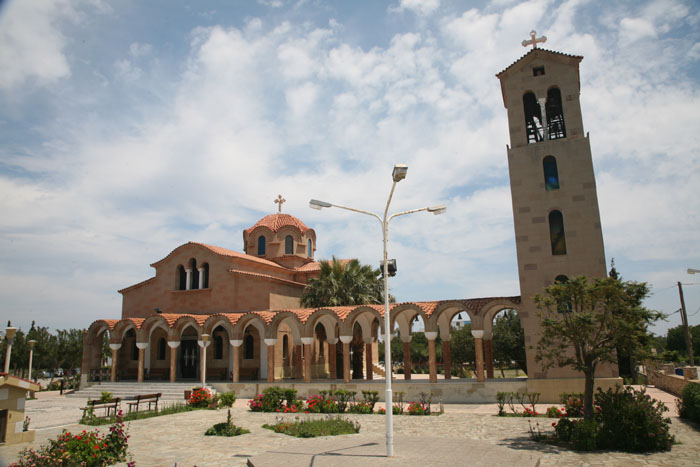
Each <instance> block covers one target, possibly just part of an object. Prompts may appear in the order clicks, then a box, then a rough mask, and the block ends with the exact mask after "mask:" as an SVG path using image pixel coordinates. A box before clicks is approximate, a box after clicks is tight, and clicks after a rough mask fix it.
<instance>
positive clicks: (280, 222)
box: [245, 213, 312, 235]
mask: <svg viewBox="0 0 700 467" xmlns="http://www.w3.org/2000/svg"><path fill="white" fill-rule="evenodd" d="M258 227H267V228H268V229H270V230H272V231H273V232H278V231H279V230H280V229H282V228H283V227H294V228H296V229H298V230H299V231H300V232H301V233H302V234H305V233H306V232H308V231H309V230H312V229H311V228H310V227H308V226H307V225H306V224H304V223H303V222H302V221H301V220H300V219H298V218H296V217H294V216H292V215H290V214H282V213H277V214H270V215H268V216H265V217H263V218H262V219H260V220H259V221H258V222H256V223H255V225H254V226H252V227H249V228H247V229H245V233H246V235H249V234H250V233H251V232H252V231H253V230H255V229H257V228H258Z"/></svg>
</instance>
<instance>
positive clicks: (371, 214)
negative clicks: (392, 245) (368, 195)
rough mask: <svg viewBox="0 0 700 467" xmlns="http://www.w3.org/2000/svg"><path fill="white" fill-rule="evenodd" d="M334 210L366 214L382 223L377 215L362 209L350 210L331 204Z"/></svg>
mask: <svg viewBox="0 0 700 467" xmlns="http://www.w3.org/2000/svg"><path fill="white" fill-rule="evenodd" d="M331 206H333V207H334V208H340V209H345V210H347V211H352V212H359V213H360V214H366V215H368V216H372V217H374V218H375V219H377V220H378V221H379V222H382V218H381V217H379V216H378V215H377V214H375V213H373V212H369V211H363V210H362V209H355V208H350V207H347V206H341V205H340V204H331Z"/></svg>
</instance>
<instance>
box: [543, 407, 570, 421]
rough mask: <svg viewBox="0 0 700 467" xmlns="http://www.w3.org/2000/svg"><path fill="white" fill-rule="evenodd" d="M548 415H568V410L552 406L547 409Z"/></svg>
mask: <svg viewBox="0 0 700 467" xmlns="http://www.w3.org/2000/svg"><path fill="white" fill-rule="evenodd" d="M547 416H548V417H549V418H561V417H566V410H564V409H560V408H558V407H554V406H551V407H550V408H548V409H547Z"/></svg>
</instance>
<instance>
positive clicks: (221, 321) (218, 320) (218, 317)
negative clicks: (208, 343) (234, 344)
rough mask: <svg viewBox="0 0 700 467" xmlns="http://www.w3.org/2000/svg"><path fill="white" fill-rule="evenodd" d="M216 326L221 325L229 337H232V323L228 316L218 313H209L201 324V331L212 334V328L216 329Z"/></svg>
mask: <svg viewBox="0 0 700 467" xmlns="http://www.w3.org/2000/svg"><path fill="white" fill-rule="evenodd" d="M218 326H221V327H222V328H224V329H225V330H226V332H227V333H228V335H229V339H233V328H234V325H233V323H231V320H230V319H229V317H228V316H226V315H223V314H219V313H217V314H214V315H210V316H209V317H208V318H207V320H206V321H205V322H204V324H203V325H202V333H205V334H209V335H212V333H213V332H214V329H216V328H217V327H218Z"/></svg>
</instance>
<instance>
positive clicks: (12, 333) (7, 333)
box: [5, 326, 17, 342]
mask: <svg viewBox="0 0 700 467" xmlns="http://www.w3.org/2000/svg"><path fill="white" fill-rule="evenodd" d="M15 334H17V328H13V327H12V326H10V327H8V328H6V329H5V337H6V338H7V340H8V341H9V342H12V340H13V339H14V338H15Z"/></svg>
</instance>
